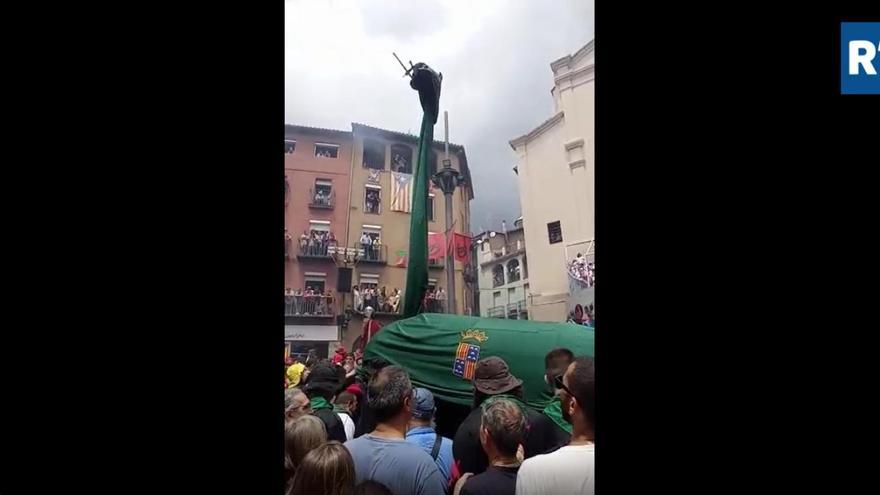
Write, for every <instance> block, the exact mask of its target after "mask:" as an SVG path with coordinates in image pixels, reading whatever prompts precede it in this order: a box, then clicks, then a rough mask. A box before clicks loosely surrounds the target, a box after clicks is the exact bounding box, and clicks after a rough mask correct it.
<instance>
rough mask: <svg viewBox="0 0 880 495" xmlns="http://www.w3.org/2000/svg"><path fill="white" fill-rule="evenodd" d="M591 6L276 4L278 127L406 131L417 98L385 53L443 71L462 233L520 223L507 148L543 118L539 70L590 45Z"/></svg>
mask: <svg viewBox="0 0 880 495" xmlns="http://www.w3.org/2000/svg"><path fill="white" fill-rule="evenodd" d="M593 6H594V4H593V0H548V1H544V0H287V1H286V3H285V8H286V12H285V83H284V84H285V103H284V118H285V121H286V123H288V124H300V125H308V126H314V127H328V128H334V129H342V130H350V129H351V122H360V123H363V124H368V125H372V126H375V127H382V128H385V129H391V130H397V131H403V132H410V133H412V134H418V132H419V124H420V122H421V112H422V111H421V107H420V106H419V99H418V93H416V92H415V91H414V90H412V89H410V87H409V84H408V82H409V80H408V79H404V78H403V77H402V74H403V70H402V69H401V68H400V65H398V63H397V62H396V61H395V60H394V57H393V56H392V55H391V52H396V53H397V55H398V56H399V57H400V58H401V59H402V60H403V61H404V62H408V61H409V60H412V62H413V63H415V62H425V63H427V64H428V65H430V66H431V67H432V68H434V69H436V70H438V71H440V72H442V73H443V90H442V93H441V97H440V109H441V120H439V121H438V122H437V126H436V127H435V128H434V137H435V138H436V139H437V140H442V139H443V125H442V110H446V111H448V112H449V140H450V141H451V142H453V143H457V144H461V145H464V147H465V150H466V152H467V156H468V164H469V165H470V168H471V175H472V177H473V181H474V196H475V199H474V201H473V202H472V203H471V230H472V231H474V232H478V231H479V230H481V229H482V230H487V229H499V228H500V225H501V220H507V222H508V225H511V224H512V223H513V220H514V219H515V218H516V217H518V216H519V215H520V208H519V196H518V191H517V182H516V176H515V175H514V173H513V171H512V170H511V169H512V167H513V166H514V165H515V164H516V161H515V160H516V157H515V155H514V153H513V150H511V149H510V146H509V145H508V141H510V140H511V139H513V138H514V137H517V136H519V135H521V134H524V133H526V132H528V131H529V130H531V129H533V128H534V127H536V126H537V125H538V124H540V123H541V122H543V121H544V120H546V119H547V118H549V117H550V116H552V114H553V102H552V99H551V97H550V88H551V87H552V86H553V78H552V73H551V71H550V62H552V61H553V60H556V59H558V58H560V57H563V56H565V55H567V54H570V53H574V52H575V51H577V49H578V48H580V47H581V46H583V45H584V44H585V43H586V42H588V41H589V40H591V39H592V38H593V32H594V31H593V26H594V22H593V18H594V16H593V12H594V8H593Z"/></svg>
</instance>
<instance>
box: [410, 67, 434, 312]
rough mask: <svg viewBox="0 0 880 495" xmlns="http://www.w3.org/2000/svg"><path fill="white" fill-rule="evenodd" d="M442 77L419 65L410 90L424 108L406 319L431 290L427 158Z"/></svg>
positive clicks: (415, 69) (415, 185)
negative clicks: (429, 282) (429, 286)
mask: <svg viewBox="0 0 880 495" xmlns="http://www.w3.org/2000/svg"><path fill="white" fill-rule="evenodd" d="M442 80H443V76H442V75H440V74H437V73H436V72H434V71H433V70H431V68H430V67H428V66H427V65H425V64H423V63H421V62H419V63H418V64H416V65H415V66H414V70H413V73H412V79H411V80H410V87H412V88H413V89H415V90H416V91H418V92H419V102H420V103H421V105H422V111H423V114H422V129H421V131H420V132H419V156H418V160H417V161H416V168H415V174H413V185H412V188H413V191H412V195H413V202H412V212H411V213H410V219H409V259H408V260H407V266H406V288H405V289H404V291H403V297H404V303H403V316H404V318H409V317H411V316H415V315H417V314H418V313H419V311H420V309H421V306H422V299H423V298H424V296H425V292H426V291H427V289H428V216H427V213H428V180H429V178H428V170H429V167H428V158H429V156H430V153H431V145H432V144H433V143H434V124H435V123H436V122H437V114H438V113H439V105H440V83H441V81H442Z"/></svg>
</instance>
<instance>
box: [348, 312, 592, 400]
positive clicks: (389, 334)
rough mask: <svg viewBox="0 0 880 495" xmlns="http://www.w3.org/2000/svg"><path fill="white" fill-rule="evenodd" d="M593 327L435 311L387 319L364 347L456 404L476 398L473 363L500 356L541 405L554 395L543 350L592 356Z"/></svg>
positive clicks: (526, 396)
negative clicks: (458, 314)
mask: <svg viewBox="0 0 880 495" xmlns="http://www.w3.org/2000/svg"><path fill="white" fill-rule="evenodd" d="M594 335H595V333H594V331H593V330H590V329H587V328H586V327H584V326H581V325H575V324H572V323H547V322H535V321H529V320H502V319H498V318H478V317H473V316H457V315H446V314H435V313H424V314H420V315H418V316H415V317H413V318H407V319H403V320H398V321H396V322H394V323H391V324H389V325H386V326H385V327H384V328H382V330H381V331H380V332H379V333H377V334H376V336H375V337H373V339H372V340H371V341H370V343H369V345H367V348H366V349H365V350H364V359H370V358H373V357H381V358H384V359H386V360H387V361H388V362H390V363H393V364H397V365H400V366H402V367H404V368H405V369H406V370H407V371H408V372H409V374H410V378H411V379H412V382H413V386H416V387H424V388H427V389H428V390H430V391H431V392H433V393H434V395H436V396H437V397H439V398H441V399H443V400H446V401H450V402H454V403H457V404H463V405H470V404H471V403H472V402H473V384H472V382H471V378H472V376H473V365H472V364H471V363H476V361H477V360H479V359H483V358H487V357H490V356H498V357H500V358H502V359H504V361H506V362H507V365H508V366H509V367H510V371H511V373H512V374H513V375H514V376H516V377H517V378H519V379H520V380H522V381H523V392H524V394H523V400H524V402H525V403H526V404H527V405H528V406H529V407H532V408H535V409H537V410H539V411H540V410H542V409H543V408H544V407H545V406H546V405H547V403H548V402H549V401H550V399H551V398H552V397H553V395H552V393H551V389H550V386H549V385H547V384H546V383H545V382H544V356H545V355H546V354H547V353H548V352H549V351H551V350H553V349H556V348H557V347H566V348H568V349H571V351H572V352H573V353H574V354H575V356H582V355H587V356H593V337H594Z"/></svg>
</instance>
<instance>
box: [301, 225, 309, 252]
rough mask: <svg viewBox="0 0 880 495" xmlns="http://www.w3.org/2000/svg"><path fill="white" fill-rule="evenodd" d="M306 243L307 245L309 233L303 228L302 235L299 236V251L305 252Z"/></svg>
mask: <svg viewBox="0 0 880 495" xmlns="http://www.w3.org/2000/svg"><path fill="white" fill-rule="evenodd" d="M308 245H309V234H308V233H307V232H306V231H305V230H303V233H302V235H301V236H299V250H300V252H301V253H305V251H306V248H307V247H308Z"/></svg>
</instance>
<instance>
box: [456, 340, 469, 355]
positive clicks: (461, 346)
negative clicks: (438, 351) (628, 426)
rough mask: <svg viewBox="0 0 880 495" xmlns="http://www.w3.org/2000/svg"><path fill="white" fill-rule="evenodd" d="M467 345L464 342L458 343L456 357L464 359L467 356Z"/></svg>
mask: <svg viewBox="0 0 880 495" xmlns="http://www.w3.org/2000/svg"><path fill="white" fill-rule="evenodd" d="M467 353H468V345H467V343H465V342H462V343H460V344H458V351H457V352H456V353H455V358H456V359H464V358H466V357H467Z"/></svg>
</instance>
